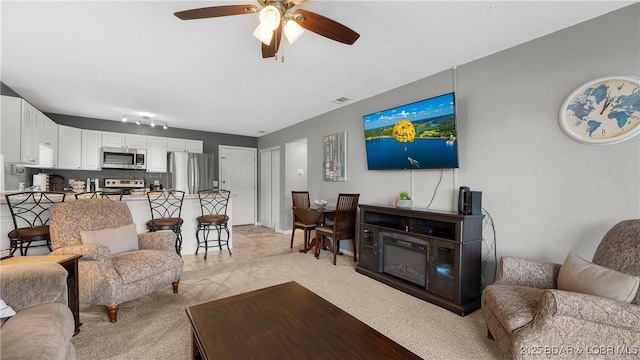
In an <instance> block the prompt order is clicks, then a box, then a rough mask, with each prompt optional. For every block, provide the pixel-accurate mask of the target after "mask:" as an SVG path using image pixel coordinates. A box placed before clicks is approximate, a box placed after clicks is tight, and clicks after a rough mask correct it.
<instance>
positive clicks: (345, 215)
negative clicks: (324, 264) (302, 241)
mask: <svg viewBox="0 0 640 360" xmlns="http://www.w3.org/2000/svg"><path fill="white" fill-rule="evenodd" d="M359 198H360V194H338V202H337V204H336V212H335V215H334V218H333V224H332V225H322V226H318V227H316V236H317V239H318V241H316V250H315V255H316V258H319V257H320V250H321V249H322V248H323V247H324V246H327V247H329V250H331V252H333V265H335V264H336V255H337V254H338V249H339V248H340V241H341V240H349V239H351V244H352V249H353V261H357V252H356V212H357V210H358V199H359Z"/></svg>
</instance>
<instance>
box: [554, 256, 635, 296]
mask: <svg viewBox="0 0 640 360" xmlns="http://www.w3.org/2000/svg"><path fill="white" fill-rule="evenodd" d="M638 285H640V278H639V277H637V276H631V275H627V274H625V273H621V272H619V271H616V270H613V269H609V268H607V267H604V266H600V265H596V264H592V263H590V262H588V261H586V260H584V259H583V258H581V257H579V256H577V255H576V254H574V253H572V252H570V253H569V255H568V256H567V258H566V259H565V260H564V263H563V264H562V266H561V267H560V272H559V273H558V289H560V290H567V291H573V292H579V293H583V294H590V295H597V296H600V297H604V298H608V299H612V300H617V301H622V302H625V303H630V302H631V301H632V300H633V299H634V298H635V297H636V292H637V291H638Z"/></svg>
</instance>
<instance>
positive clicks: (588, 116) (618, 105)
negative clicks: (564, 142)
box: [559, 76, 640, 145]
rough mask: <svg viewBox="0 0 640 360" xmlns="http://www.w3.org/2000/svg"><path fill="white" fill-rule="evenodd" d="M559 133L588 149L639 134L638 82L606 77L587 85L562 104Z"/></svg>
mask: <svg viewBox="0 0 640 360" xmlns="http://www.w3.org/2000/svg"><path fill="white" fill-rule="evenodd" d="M559 122H560V127H561V128H562V131H564V133H565V134H566V135H567V136H568V137H570V138H571V139H573V140H575V141H578V142H581V143H583V144H590V145H601V144H602V145H604V144H616V143H619V142H622V141H625V140H629V139H631V138H632V137H634V136H636V135H638V133H640V78H638V77H635V76H609V77H605V78H599V79H595V80H592V81H589V82H587V83H585V84H583V85H581V86H579V87H578V88H577V89H576V90H574V91H573V92H572V93H571V94H569V96H568V97H567V99H566V100H565V101H564V102H563V103H562V107H561V108H560V116H559Z"/></svg>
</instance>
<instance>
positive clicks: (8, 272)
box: [0, 262, 76, 360]
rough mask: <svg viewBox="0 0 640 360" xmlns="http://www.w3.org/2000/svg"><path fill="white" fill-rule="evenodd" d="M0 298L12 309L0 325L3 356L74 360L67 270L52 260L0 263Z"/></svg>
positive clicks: (0, 352) (0, 350)
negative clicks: (12, 314)
mask: <svg viewBox="0 0 640 360" xmlns="http://www.w3.org/2000/svg"><path fill="white" fill-rule="evenodd" d="M0 297H2V299H3V300H4V301H5V302H6V303H7V304H8V305H9V306H11V307H12V308H13V310H14V311H15V312H16V314H15V315H14V316H12V317H11V318H9V319H8V320H7V321H6V322H5V323H4V324H3V325H2V327H1V328H0V354H1V356H2V358H3V359H51V360H60V359H75V358H76V350H75V348H74V346H73V344H72V343H71V337H72V336H73V332H74V330H75V323H74V319H73V313H72V312H71V310H70V309H69V307H68V306H67V300H68V299H67V271H66V270H65V269H64V268H63V267H62V265H60V264H58V263H55V262H42V263H28V264H12V265H2V266H1V267H0Z"/></svg>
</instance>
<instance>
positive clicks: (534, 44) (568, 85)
mask: <svg viewBox="0 0 640 360" xmlns="http://www.w3.org/2000/svg"><path fill="white" fill-rule="evenodd" d="M639 15H640V4H634V5H631V6H629V7H627V8H623V9H621V10H618V11H615V12H613V13H610V14H607V15H604V16H602V17H599V18H596V19H593V20H591V21H588V22H585V23H582V24H578V25H576V26H574V27H571V28H568V29H565V30H561V31H558V32H556V33H554V34H551V35H549V36H545V37H542V38H540V39H536V40H533V41H531V42H528V43H525V44H522V45H519V46H517V47H514V48H512V49H508V50H505V51H503V52H500V53H498V54H494V55H491V56H488V57H486V58H483V59H480V60H477V61H473V62H471V63H468V64H462V65H460V64H451V67H452V68H453V67H454V66H456V65H457V70H456V82H455V90H456V100H457V105H458V111H459V113H458V120H457V121H458V122H457V125H458V129H459V136H458V138H459V141H460V142H459V146H460V147H459V152H460V169H458V170H456V171H453V170H445V171H444V174H443V175H444V176H443V181H442V183H441V184H440V187H439V189H438V193H437V196H436V199H435V200H434V203H433V205H432V206H431V208H432V209H441V210H455V207H454V205H453V204H454V200H455V197H456V196H457V186H459V185H467V186H470V187H471V188H472V190H478V191H482V192H483V206H484V207H485V208H486V209H487V210H488V211H489V212H490V213H491V214H492V215H493V218H494V221H495V225H496V230H497V256H498V257H500V256H524V257H528V258H534V259H540V260H547V261H555V262H560V263H561V262H562V261H563V260H564V258H565V256H566V255H567V253H568V251H570V250H572V251H574V252H576V253H577V254H578V255H581V256H583V257H585V258H587V259H590V258H591V257H592V256H593V252H594V251H595V248H596V246H597V244H598V243H599V241H600V239H601V238H602V236H603V235H604V233H605V232H606V230H607V229H608V228H610V227H611V226H612V225H613V224H615V223H616V222H617V221H620V220H623V219H628V218H639V217H640V187H639V186H638V184H640V137H636V138H634V139H631V140H629V141H627V142H624V143H621V144H616V145H610V146H588V145H582V144H579V143H576V142H574V141H572V140H570V139H569V138H568V137H566V136H565V135H564V134H563V133H562V131H561V130H560V127H559V126H558V122H557V119H558V110H559V108H560V105H561V103H562V102H563V101H564V99H565V97H566V96H567V95H568V94H569V93H570V92H571V91H572V90H574V89H575V88H576V87H578V86H579V85H581V84H582V83H584V82H586V81H589V80H591V79H594V78H598V77H602V76H606V75H635V76H640V56H638V54H640V16H639ZM434 56H437V55H434ZM398 66H402V64H398ZM453 79H454V77H453V70H446V71H443V72H442V73H440V74H437V75H434V76H431V77H429V78H426V79H423V80H420V81H417V82H414V83H411V84H408V85H404V86H402V87H399V88H397V89H394V90H391V91H388V92H386V93H383V94H380V95H378V96H375V97H372V98H368V99H364V100H361V101H359V102H356V103H353V104H349V105H344V106H342V107H340V108H337V109H336V110H334V111H331V112H329V113H326V114H323V115H320V116H317V117H315V118H312V119H309V120H307V121H304V122H302V123H300V124H296V125H294V126H292V127H290V128H287V129H284V130H282V131H278V132H275V133H273V134H268V135H265V136H262V137H260V138H259V140H258V146H259V148H267V147H271V146H275V145H277V144H283V143H286V142H288V141H292V139H297V138H300V137H303V136H306V137H308V149H309V151H308V162H309V165H310V166H309V171H308V189H309V191H311V193H312V194H313V195H312V197H313V198H316V197H318V198H324V199H327V200H329V201H330V202H331V201H333V202H334V203H335V199H336V198H337V195H338V193H340V192H357V193H360V194H361V197H360V203H370V204H391V203H392V202H393V198H394V197H395V195H396V193H397V192H398V191H401V190H405V189H410V188H412V185H413V194H412V195H413V197H414V205H415V206H417V207H425V206H426V204H427V203H428V202H429V200H430V198H431V196H432V194H433V191H434V189H435V187H436V184H437V183H438V179H439V176H440V170H421V171H413V176H412V172H411V171H367V167H366V166H367V165H366V157H365V154H364V134H363V126H362V116H363V115H365V114H370V113H372V112H375V111H379V110H383V109H387V108H389V107H392V106H396V105H401V104H406V103H410V102H413V101H416V100H420V99H424V98H428V97H432V96H436V95H440V94H443V93H446V92H449V91H452V90H453V88H454V81H453ZM340 95H341V96H348V94H340ZM327 101H328V100H327ZM339 131H347V132H348V135H347V136H348V144H349V145H348V149H347V156H348V161H347V162H348V169H347V178H348V181H346V182H324V181H322V172H321V171H322V158H321V150H322V136H323V135H326V134H330V133H335V132H339ZM412 182H413V184H412ZM289 196H290V191H289ZM283 204H290V199H289V201H288V202H284V203H283ZM282 208H283V210H282V211H283V215H284V216H283V217H282V218H283V219H288V221H291V220H290V214H289V213H290V212H291V211H290V209H289V208H288V207H287V206H283V207H282ZM286 216H289V217H288V218H286ZM284 221H287V220H284ZM284 224H286V223H284V222H283V226H286V225H284ZM485 235H487V231H485ZM490 265H493V264H490ZM484 271H485V274H484V276H485V278H486V279H488V282H491V279H492V278H493V266H487V267H485V270H484Z"/></svg>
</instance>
